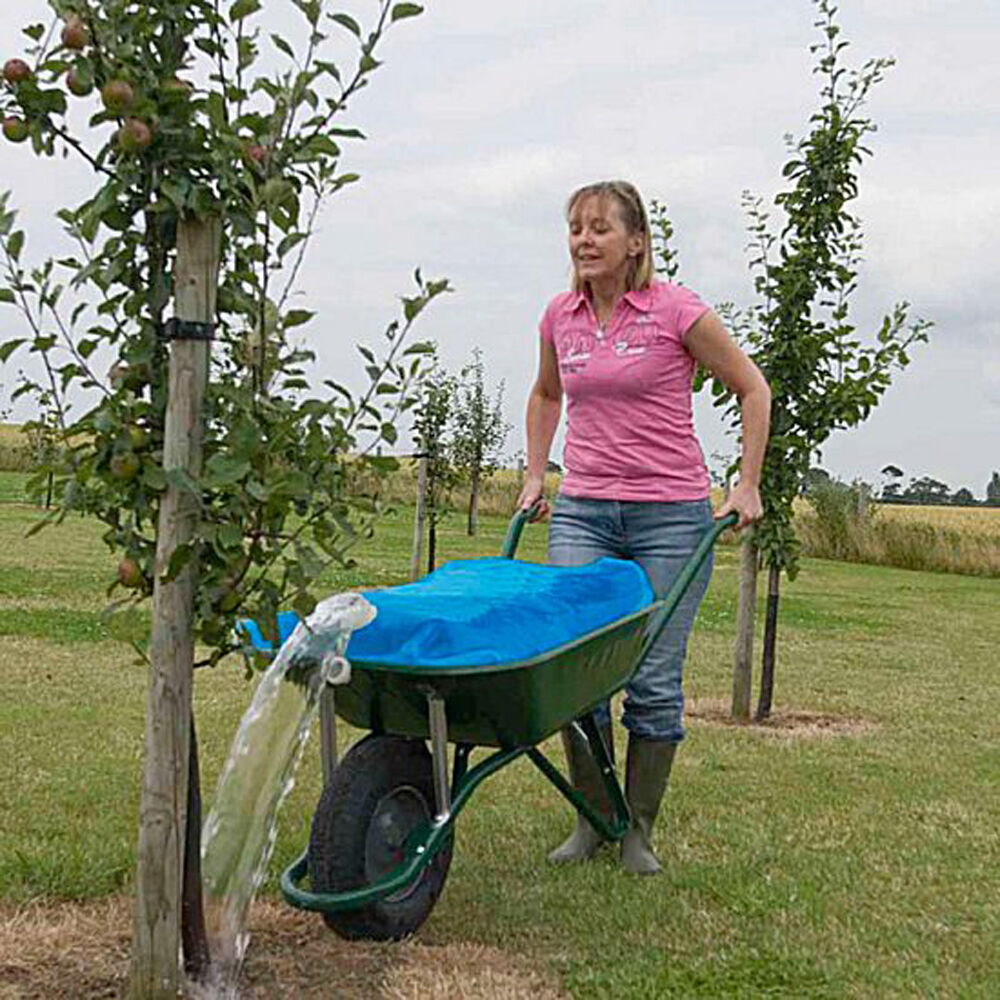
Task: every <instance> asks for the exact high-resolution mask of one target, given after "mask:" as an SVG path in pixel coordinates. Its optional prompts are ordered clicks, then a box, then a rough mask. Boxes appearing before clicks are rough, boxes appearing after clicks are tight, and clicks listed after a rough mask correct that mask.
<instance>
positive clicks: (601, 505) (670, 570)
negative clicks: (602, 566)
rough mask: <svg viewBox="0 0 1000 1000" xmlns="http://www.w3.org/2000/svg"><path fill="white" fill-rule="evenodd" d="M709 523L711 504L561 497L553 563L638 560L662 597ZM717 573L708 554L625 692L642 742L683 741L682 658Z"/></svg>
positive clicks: (629, 720)
mask: <svg viewBox="0 0 1000 1000" xmlns="http://www.w3.org/2000/svg"><path fill="white" fill-rule="evenodd" d="M711 525H712V508H711V504H710V503H709V502H708V500H692V501H675V502H670V503H660V502H655V501H635V500H589V499H584V498H581V497H568V496H563V495H562V494H560V495H559V496H557V497H556V500H555V504H554V506H553V511H552V524H551V526H550V528H549V562H550V563H551V564H552V565H554V566H581V565H583V564H584V563H589V562H593V561H594V560H595V559H600V558H601V557H602V556H612V557H613V558H617V559H632V560H634V561H635V562H637V563H638V564H639V565H640V566H641V567H642V568H643V569H644V570H645V571H646V576H647V577H649V582H650V584H651V585H652V587H653V590H654V591H655V592H656V596H657V597H658V598H662V597H664V596H665V595H666V593H667V591H668V590H669V589H670V585H671V583H673V581H674V579H675V577H676V576H677V574H678V573H679V572H680V570H681V568H682V567H683V566H684V564H685V563H686V562H687V561H688V559H689V558H690V556H691V553H692V552H693V551H694V549H695V547H696V546H697V544H698V542H699V541H700V540H701V538H702V536H703V535H704V534H705V532H706V531H707V530H708V529H709V528H710V527H711ZM711 575H712V558H711V555H710V556H709V557H708V559H706V560H705V562H704V564H703V565H702V567H701V570H700V571H699V572H698V575H697V576H696V577H695V579H694V580H693V581H692V582H691V586H690V587H688V589H687V592H686V593H685V595H684V597H683V598H682V599H681V602H680V604H679V605H678V606H677V608H676V610H675V611H674V613H673V615H671V617H670V620H669V622H668V623H667V625H666V627H665V628H664V629H663V631H662V632H661V633H660V637H659V638H658V639H657V641H656V643H655V644H654V645H653V648H652V649H650V651H649V653H648V655H647V656H646V658H645V659H644V660H643V661H642V663H641V664H640V665H639V669H638V670H637V671H636V672H635V675H634V676H633V677H632V679H631V680H630V681H629V683H628V686H627V687H626V688H625V711H624V715H623V718H622V721H623V722H624V724H625V727H626V729H628V730H629V732H631V733H634V734H635V735H636V736H641V737H644V738H646V739H653V740H665V741H667V742H670V743H679V742H680V741H681V740H682V739H684V725H683V722H682V718H683V714H684V692H683V688H682V679H683V671H684V656H685V654H686V652H687V640H688V635H689V633H690V632H691V626H692V625H693V624H694V619H695V615H696V614H697V613H698V605H699V604H701V599H702V598H703V597H704V596H705V590H706V588H707V587H708V580H709V577H710V576H711ZM596 715H597V719H598V722H607V721H608V720H609V719H610V709H609V706H608V704H607V703H605V704H603V705H601V706H600V707H599V708H598V709H597V710H596Z"/></svg>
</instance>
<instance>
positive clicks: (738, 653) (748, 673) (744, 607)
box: [732, 528, 757, 722]
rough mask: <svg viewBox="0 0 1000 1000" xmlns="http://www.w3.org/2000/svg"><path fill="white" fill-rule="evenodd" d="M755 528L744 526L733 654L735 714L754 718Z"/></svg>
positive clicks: (733, 709)
mask: <svg viewBox="0 0 1000 1000" xmlns="http://www.w3.org/2000/svg"><path fill="white" fill-rule="evenodd" d="M753 530H754V529H753V528H744V531H743V539H742V541H741V543H740V590H739V608H738V611H737V622H736V648H735V650H734V654H733V704H732V716H733V718H734V719H738V720H739V721H741V722H749V721H750V689H751V687H752V685H753V636H754V618H755V617H756V612H757V546H756V545H755V544H754V539H753Z"/></svg>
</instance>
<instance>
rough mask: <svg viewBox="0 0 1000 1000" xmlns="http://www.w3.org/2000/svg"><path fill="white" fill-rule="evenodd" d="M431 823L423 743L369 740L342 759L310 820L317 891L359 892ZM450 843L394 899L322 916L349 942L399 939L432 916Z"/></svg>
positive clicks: (431, 778) (428, 761) (394, 864)
mask: <svg viewBox="0 0 1000 1000" xmlns="http://www.w3.org/2000/svg"><path fill="white" fill-rule="evenodd" d="M433 818H434V775H433V770H432V766H431V755H430V753H429V752H428V750H427V747H426V746H425V745H424V743H423V741H421V740H411V739H404V738H403V737H399V736H375V735H372V736H367V737H365V739H363V740H361V741H360V742H358V743H356V744H355V745H354V746H353V747H351V749H350V750H349V751H348V752H347V753H346V754H345V755H344V758H343V760H342V761H341V763H340V765H339V766H338V767H337V768H336V770H335V771H334V772H333V774H332V775H331V777H330V780H329V782H328V783H327V786H326V788H324V789H323V794H322V796H320V800H319V805H318V806H317V807H316V812H315V814H314V815H313V819H312V833H311V836H310V839H309V878H310V880H311V882H312V886H313V891H314V892H320V893H323V892H347V891H350V890H353V889H363V888H365V887H366V886H369V885H371V884H372V883H374V882H376V881H378V880H379V879H380V878H384V877H385V876H386V875H388V874H389V873H390V872H391V871H392V870H393V869H394V868H397V867H398V866H399V864H400V862H401V861H402V860H403V857H404V854H405V848H406V841H407V838H408V837H409V835H410V834H411V833H412V832H413V831H414V830H415V829H416V828H418V827H421V826H424V825H425V824H427V823H429V822H430V821H431V820H432V819H433ZM451 853H452V841H451V839H450V838H449V839H448V842H447V843H446V844H445V845H444V846H443V847H442V848H441V849H440V850H439V851H438V852H437V854H436V855H435V856H434V858H433V859H432V860H431V861H430V862H429V864H428V865H427V867H426V868H424V869H423V870H422V871H421V872H420V874H419V875H417V877H416V878H415V879H414V880H413V882H411V883H410V884H409V885H407V886H404V887H403V888H402V889H400V890H398V891H397V892H396V893H394V894H393V895H392V896H389V897H387V898H385V899H382V900H379V901H377V902H375V903H370V904H368V905H366V906H360V907H357V908H356V909H350V910H337V911H332V912H328V913H324V914H323V919H324V921H326V924H327V926H328V927H330V928H331V929H332V930H334V931H336V932H337V934H339V935H340V936H341V937H343V938H348V939H351V940H358V939H366V940H373V941H397V940H399V939H400V938H404V937H406V936H408V935H410V934H413V933H414V932H415V931H416V930H417V929H418V928H419V927H420V925H421V924H423V922H424V921H425V920H426V919H427V917H428V916H429V915H430V912H431V910H432V909H433V908H434V904H435V903H436V902H437V899H438V896H440V895H441V890H442V889H443V888H444V882H445V879H446V878H447V877H448V868H449V866H450V864H451Z"/></svg>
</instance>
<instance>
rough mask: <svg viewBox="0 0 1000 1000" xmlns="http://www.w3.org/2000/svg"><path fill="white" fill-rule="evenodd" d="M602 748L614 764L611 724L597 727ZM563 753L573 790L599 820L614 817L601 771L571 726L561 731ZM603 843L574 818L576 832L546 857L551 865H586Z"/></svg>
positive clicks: (602, 840)
mask: <svg viewBox="0 0 1000 1000" xmlns="http://www.w3.org/2000/svg"><path fill="white" fill-rule="evenodd" d="M600 731H601V736H602V737H603V738H604V745H605V746H606V747H607V748H608V753H609V755H610V756H611V763H612V764H614V762H615V744H614V741H613V738H612V735H611V723H610V722H608V723H607V724H605V725H602V726H600ZM562 740H563V749H564V750H565V751H566V763H567V764H568V765H569V778H570V781H571V782H572V783H573V787H574V788H575V789H576V790H577V791H578V792H580V794H581V795H583V796H585V797H586V799H587V801H588V802H589V803H591V805H593V807H594V808H595V809H596V810H597V811H598V812H600V813H601V815H603V816H607V817H609V818H610V817H611V816H612V815H613V814H614V811H613V807H612V805H611V798H610V797H609V795H608V790H607V789H606V788H605V787H604V779H603V778H602V777H601V770H600V768H599V767H598V766H597V761H596V760H594V758H593V756H592V755H591V753H590V746H589V744H588V743H587V740H586V739H585V738H584V736H583V734H582V733H581V732H580V731H579V730H577V729H575V728H574V727H573V726H567V727H566V728H565V729H563V731H562ZM603 843H604V838H603V837H602V836H601V835H600V834H599V833H598V832H597V831H596V830H595V829H594V828H593V827H592V826H591V825H590V823H588V822H587V820H585V819H584V818H583V816H581V815H580V813H577V814H576V828H575V829H574V830H573V832H572V833H571V834H570V835H569V837H567V838H566V840H564V841H563V843H561V844H560V845H559V846H558V847H557V848H556V849H555V850H554V851H551V852H550V853H549V861H551V862H552V863H553V864H564V863H566V862H569V861H586V860H587V859H588V858H592V857H593V856H594V855H595V854H596V853H597V851H598V849H599V848H600V846H601V844H603Z"/></svg>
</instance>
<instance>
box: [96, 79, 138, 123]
mask: <svg viewBox="0 0 1000 1000" xmlns="http://www.w3.org/2000/svg"><path fill="white" fill-rule="evenodd" d="M101 100H102V101H103V102H104V106H105V107H106V108H107V109H108V111H110V112H111V113H112V114H113V115H120V114H124V113H125V112H126V111H128V109H129V108H131V107H132V105H133V104H135V91H134V90H133V89H132V87H131V85H130V84H128V83H126V82H125V81H124V80H109V81H108V82H107V83H106V84H105V85H104V87H103V88H102V89H101Z"/></svg>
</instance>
